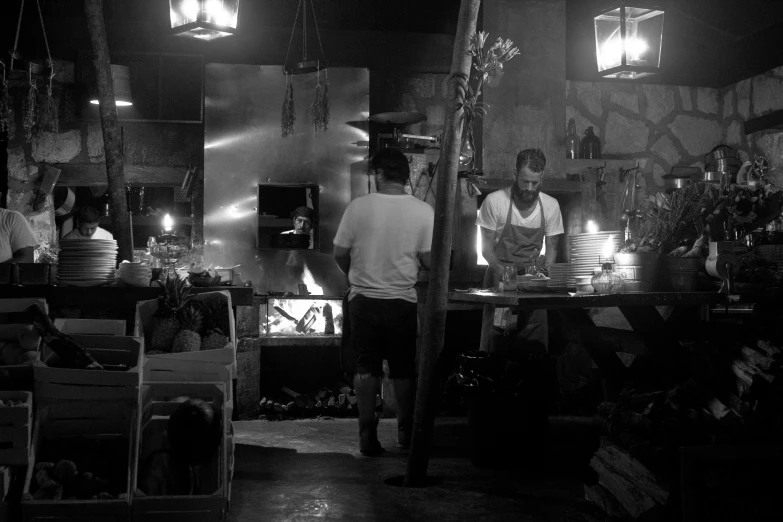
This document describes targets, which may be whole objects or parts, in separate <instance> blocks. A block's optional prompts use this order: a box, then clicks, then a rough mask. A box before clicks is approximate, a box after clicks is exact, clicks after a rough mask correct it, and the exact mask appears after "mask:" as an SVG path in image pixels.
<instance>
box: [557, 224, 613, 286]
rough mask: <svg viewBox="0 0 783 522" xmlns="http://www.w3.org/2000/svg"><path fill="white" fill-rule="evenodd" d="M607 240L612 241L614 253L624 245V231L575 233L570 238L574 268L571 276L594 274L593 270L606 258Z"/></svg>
mask: <svg viewBox="0 0 783 522" xmlns="http://www.w3.org/2000/svg"><path fill="white" fill-rule="evenodd" d="M607 242H609V243H611V245H612V246H611V252H612V254H614V252H616V251H617V249H619V248H620V246H622V243H623V233H622V231H620V230H614V231H609V232H596V233H585V234H573V235H572V236H571V237H570V238H569V244H570V245H569V246H570V249H571V265H572V268H573V270H572V273H571V276H572V277H577V276H587V275H593V271H594V270H595V269H596V268H600V267H601V261H603V260H604V257H605V255H606V252H607Z"/></svg>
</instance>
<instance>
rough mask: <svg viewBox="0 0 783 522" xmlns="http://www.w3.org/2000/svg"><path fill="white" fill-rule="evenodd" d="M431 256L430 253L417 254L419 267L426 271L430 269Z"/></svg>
mask: <svg viewBox="0 0 783 522" xmlns="http://www.w3.org/2000/svg"><path fill="white" fill-rule="evenodd" d="M431 254H432V253H431V252H419V263H421V266H423V267H424V268H426V269H427V270H429V269H430V265H431V261H432V255H431Z"/></svg>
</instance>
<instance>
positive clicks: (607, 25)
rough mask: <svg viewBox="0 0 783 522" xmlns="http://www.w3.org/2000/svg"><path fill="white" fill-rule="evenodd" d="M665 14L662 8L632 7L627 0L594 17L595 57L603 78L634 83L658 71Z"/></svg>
mask: <svg viewBox="0 0 783 522" xmlns="http://www.w3.org/2000/svg"><path fill="white" fill-rule="evenodd" d="M634 3H636V4H639V3H644V2H643V1H642V2H634ZM663 14H664V11H663V10H662V9H658V8H654V7H630V6H626V5H625V2H624V1H621V2H619V6H618V4H617V3H616V4H614V5H613V6H612V7H610V8H608V9H604V10H603V11H601V13H600V14H599V15H598V16H596V17H595V54H596V59H597V62H598V72H599V73H601V76H603V77H604V78H617V79H625V80H635V79H638V78H644V77H645V76H650V75H653V74H655V73H656V72H658V70H659V68H660V66H661V45H662V43H663Z"/></svg>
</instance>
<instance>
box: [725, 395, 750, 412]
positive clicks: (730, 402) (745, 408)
mask: <svg viewBox="0 0 783 522" xmlns="http://www.w3.org/2000/svg"><path fill="white" fill-rule="evenodd" d="M726 403H727V406H728V407H729V408H731V409H732V411H734V413H736V414H737V415H740V416H743V415H747V414H748V413H749V412H750V406H749V405H748V403H747V402H745V401H742V400H740V398H739V397H737V396H736V395H734V394H732V393H729V394H728V395H727V396H726Z"/></svg>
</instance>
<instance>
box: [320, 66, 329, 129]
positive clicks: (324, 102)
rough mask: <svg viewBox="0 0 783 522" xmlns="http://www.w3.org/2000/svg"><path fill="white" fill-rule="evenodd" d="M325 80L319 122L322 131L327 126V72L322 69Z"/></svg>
mask: <svg viewBox="0 0 783 522" xmlns="http://www.w3.org/2000/svg"><path fill="white" fill-rule="evenodd" d="M324 75H325V78H326V81H325V82H324V95H323V96H322V97H321V124H322V127H323V130H324V132H326V130H327V127H328V126H329V72H328V71H327V70H326V69H324Z"/></svg>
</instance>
